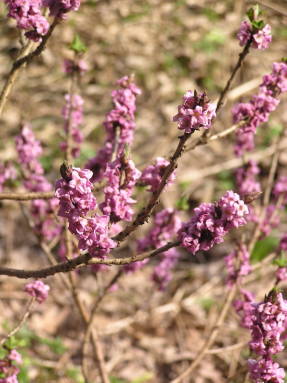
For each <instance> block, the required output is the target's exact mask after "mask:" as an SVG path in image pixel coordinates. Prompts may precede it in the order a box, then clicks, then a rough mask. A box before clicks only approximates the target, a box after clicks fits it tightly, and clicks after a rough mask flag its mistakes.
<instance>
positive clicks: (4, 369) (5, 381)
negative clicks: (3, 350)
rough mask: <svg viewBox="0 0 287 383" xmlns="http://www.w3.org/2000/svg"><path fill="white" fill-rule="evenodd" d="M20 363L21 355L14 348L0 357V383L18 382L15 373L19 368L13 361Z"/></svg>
mask: <svg viewBox="0 0 287 383" xmlns="http://www.w3.org/2000/svg"><path fill="white" fill-rule="evenodd" d="M15 362H16V363H17V364H18V365H19V364H22V363H23V362H22V357H21V355H20V354H19V353H18V351H16V350H15V349H13V350H11V351H9V353H7V354H6V356H5V357H3V358H2V359H0V375H1V376H0V383H18V378H17V375H18V374H19V372H20V370H19V368H18V367H17V366H15V364H14V363H15Z"/></svg>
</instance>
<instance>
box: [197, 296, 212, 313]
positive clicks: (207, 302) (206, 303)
mask: <svg viewBox="0 0 287 383" xmlns="http://www.w3.org/2000/svg"><path fill="white" fill-rule="evenodd" d="M214 303H215V300H214V299H212V298H208V297H207V298H202V299H200V300H199V304H200V306H201V307H202V308H203V309H204V310H205V311H207V312H208V311H209V310H210V308H211V307H212V306H213V305H214Z"/></svg>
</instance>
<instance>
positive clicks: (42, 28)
mask: <svg viewBox="0 0 287 383" xmlns="http://www.w3.org/2000/svg"><path fill="white" fill-rule="evenodd" d="M5 3H6V5H7V8H8V16H9V17H11V18H13V19H15V20H16V22H17V27H18V28H19V29H22V30H24V31H26V32H25V36H26V37H27V38H28V39H30V40H33V41H36V42H37V41H40V40H41V39H42V37H43V36H45V35H46V34H47V32H48V30H49V26H50V25H49V22H48V20H47V19H46V17H45V16H43V13H44V9H45V7H48V8H49V10H50V14H51V15H53V16H56V17H58V18H64V17H65V15H66V13H67V12H69V11H77V10H78V9H79V7H80V3H81V0H57V1H55V0H5Z"/></svg>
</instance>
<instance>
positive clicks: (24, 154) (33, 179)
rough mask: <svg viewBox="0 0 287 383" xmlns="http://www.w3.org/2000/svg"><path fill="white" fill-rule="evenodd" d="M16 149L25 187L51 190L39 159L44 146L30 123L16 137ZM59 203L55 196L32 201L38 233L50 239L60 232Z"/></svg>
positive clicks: (32, 212)
mask: <svg viewBox="0 0 287 383" xmlns="http://www.w3.org/2000/svg"><path fill="white" fill-rule="evenodd" d="M16 149H17V153H18V158H19V162H20V164H21V167H22V171H23V174H24V178H25V181H24V186H25V188H26V189H27V190H28V191H30V192H48V191H51V190H52V185H51V183H50V182H49V181H48V180H47V179H46V177H45V176H44V169H43V167H42V165H41V164H40V162H39V159H38V157H39V156H40V155H41V154H42V146H41V144H40V142H39V141H38V140H36V138H35V135H34V133H33V131H32V129H31V126H30V125H27V124H26V125H24V126H23V127H22V129H21V133H20V134H19V135H18V136H17V137H16ZM57 205H58V202H57V200H56V199H55V198H53V199H51V200H49V201H45V200H42V199H39V200H33V201H32V203H31V214H32V216H33V219H34V225H35V230H36V233H37V234H38V235H40V236H41V237H44V238H46V239H48V240H50V239H52V238H54V237H55V236H56V235H58V234H59V233H60V227H59V225H57V224H55V222H54V219H53V214H54V211H55V209H56V207H57Z"/></svg>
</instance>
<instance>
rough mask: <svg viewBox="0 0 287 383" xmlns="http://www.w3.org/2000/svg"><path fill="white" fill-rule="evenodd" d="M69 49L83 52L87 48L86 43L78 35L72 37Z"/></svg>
mask: <svg viewBox="0 0 287 383" xmlns="http://www.w3.org/2000/svg"><path fill="white" fill-rule="evenodd" d="M70 49H71V50H72V51H74V52H76V53H84V52H86V50H87V47H86V45H85V44H84V43H83V41H82V40H81V39H80V37H79V36H78V35H76V36H75V37H74V40H73V42H72V44H71V45H70Z"/></svg>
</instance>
